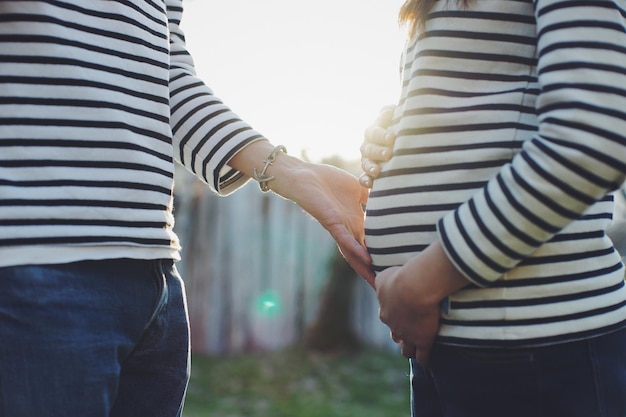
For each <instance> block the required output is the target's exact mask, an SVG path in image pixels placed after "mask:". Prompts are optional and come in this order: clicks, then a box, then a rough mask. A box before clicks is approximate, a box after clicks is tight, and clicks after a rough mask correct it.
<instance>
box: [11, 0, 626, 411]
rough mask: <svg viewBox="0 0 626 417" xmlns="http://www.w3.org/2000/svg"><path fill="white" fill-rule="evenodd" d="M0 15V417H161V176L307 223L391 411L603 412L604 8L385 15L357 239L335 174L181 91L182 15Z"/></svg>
mask: <svg viewBox="0 0 626 417" xmlns="http://www.w3.org/2000/svg"><path fill="white" fill-rule="evenodd" d="M0 16H2V17H3V19H2V21H0V29H2V33H3V34H4V35H6V36H5V37H3V38H0V40H1V42H2V45H3V50H4V51H6V52H5V54H4V55H3V58H2V59H3V66H2V69H1V70H0V76H1V77H2V80H3V82H2V84H1V86H0V93H1V96H2V102H0V106H2V111H1V112H0V118H1V119H2V124H1V125H0V147H1V148H2V151H1V152H0V173H1V175H0V210H1V212H2V215H1V216H0V281H1V282H0V288H1V289H2V291H0V323H1V325H0V331H1V332H2V340H5V341H10V343H6V342H5V343H2V344H0V405H1V406H0V415H7V416H11V417H17V416H32V415H38V416H52V415H81V416H102V417H104V416H139V415H141V416H147V415H149V416H177V415H181V412H182V411H181V410H182V401H183V398H184V392H185V388H186V384H187V379H188V367H189V348H188V345H189V333H188V324H187V317H186V311H185V305H184V291H183V288H182V283H181V280H180V278H179V277H178V275H177V273H176V270H175V267H174V264H173V263H174V261H176V260H177V259H178V257H179V246H178V241H177V238H176V236H175V235H174V234H173V232H172V224H173V216H172V197H171V196H172V187H173V160H174V159H176V160H178V161H179V162H181V163H182V164H183V165H185V166H186V167H187V168H188V169H189V170H191V171H192V172H194V173H195V174H196V175H197V176H198V177H200V178H202V179H203V180H204V181H205V182H206V183H207V184H208V185H209V186H210V187H211V188H212V189H213V190H214V191H215V192H218V193H221V194H228V193H230V192H233V191H234V190H236V189H237V188H238V187H239V186H241V185H242V184H243V183H244V182H245V181H247V180H248V179H249V178H254V179H255V180H257V181H258V182H259V184H260V186H261V189H262V190H263V191H268V190H270V189H271V190H272V191H273V192H275V193H277V194H279V195H281V196H283V197H285V198H288V199H290V200H292V201H294V202H296V203H297V204H298V205H300V206H301V207H302V208H303V209H304V210H306V211H307V212H309V213H310V214H311V215H313V216H314V217H315V218H316V219H317V220H318V221H320V223H321V224H322V225H323V226H324V227H325V228H326V229H327V230H328V231H329V232H330V233H331V235H332V236H333V238H334V239H335V240H336V241H337V243H338V245H339V247H340V249H341V250H342V253H343V254H344V256H345V257H346V258H347V260H348V261H349V262H350V264H351V265H352V266H353V267H354V268H355V270H356V271H357V272H358V273H359V274H361V275H362V276H363V277H364V278H365V279H366V280H367V281H368V282H369V283H370V284H371V285H372V286H373V287H374V288H375V289H376V292H377V296H378V299H379V301H380V305H381V310H380V315H381V319H382V320H383V321H384V322H385V323H386V324H387V325H388V326H389V327H390V329H391V334H392V337H393V338H394V340H395V341H397V342H398V343H400V344H401V346H402V353H403V354H404V355H405V356H406V357H408V358H411V369H412V377H411V378H412V387H413V389H412V404H413V406H412V413H413V415H414V416H445V417H455V416H468V417H470V416H479V417H486V416H503V415H506V416H518V415H519V416H524V417H526V416H540V415H546V416H551V417H552V416H572V417H573V416H584V417H591V416H615V417H617V416H620V417H623V416H624V415H626V404H625V402H626V396H624V395H623V393H624V392H625V391H626V353H625V352H626V330H624V328H625V327H626V289H625V288H624V281H623V277H624V268H623V265H622V263H621V261H620V257H619V255H618V254H617V252H616V251H615V249H614V247H613V245H612V243H611V241H610V239H608V238H607V237H606V233H605V229H606V228H607V226H608V225H609V223H610V222H611V213H612V199H611V197H610V196H609V195H610V194H609V193H610V192H611V191H613V190H615V189H617V188H618V187H619V186H620V184H622V183H623V182H624V180H625V179H626V164H625V163H624V161H626V136H625V134H624V132H626V122H625V120H626V114H625V113H624V110H623V109H624V108H626V90H625V89H624V88H623V87H622V86H624V85H626V49H625V48H624V45H626V21H625V19H626V18H625V16H626V3H625V2H624V1H620V0H609V1H603V2H578V1H571V0H536V1H534V2H533V1H525V0H473V1H472V0H459V1H458V2H455V1H444V0H439V1H434V0H407V1H406V2H405V4H404V5H403V6H402V9H401V11H400V18H401V21H403V22H404V23H406V24H407V25H408V26H409V28H410V32H411V36H410V39H409V40H408V41H407V44H406V48H405V50H404V53H403V60H402V68H401V70H402V91H401V96H400V100H399V102H398V103H397V106H394V108H392V109H389V110H386V111H384V112H383V113H382V114H381V117H380V119H379V121H378V123H377V124H376V126H374V127H372V128H371V129H369V130H368V134H367V135H366V143H365V144H364V146H363V148H362V149H363V154H364V155H363V156H364V159H363V165H364V170H365V171H366V173H368V174H370V177H371V178H370V177H368V176H365V177H362V178H363V182H364V183H369V184H368V185H370V186H372V181H371V180H372V178H375V179H374V181H373V186H372V187H373V188H372V190H371V192H370V194H369V201H368V203H367V215H366V219H365V225H363V213H362V211H361V204H363V203H365V201H366V200H367V197H368V196H367V192H366V191H365V189H364V188H362V187H360V186H359V184H358V181H357V180H356V179H355V178H353V177H352V176H350V175H348V174H346V173H344V172H342V171H340V170H338V169H335V168H332V167H329V166H325V165H316V164H309V163H305V162H303V161H301V160H299V159H297V158H294V157H292V156H290V155H288V154H286V152H285V149H284V148H282V147H280V146H274V145H271V144H270V143H269V142H268V141H267V140H266V139H265V138H264V137H263V136H262V135H260V134H259V133H258V132H256V131H254V130H253V129H252V128H251V127H250V126H249V125H247V124H246V123H245V122H243V121H242V120H241V119H239V118H238V117H237V116H236V115H235V114H234V113H233V112H232V111H230V109H229V108H228V107H227V106H225V105H224V103H222V102H221V101H220V100H219V99H218V98H217V97H215V96H214V95H213V93H212V91H211V90H210V89H209V88H208V87H207V86H206V85H205V84H204V83H203V82H202V81H201V80H199V79H198V78H197V77H196V75H195V72H194V68H193V62H192V60H191V57H190V55H189V54H188V53H187V51H186V49H185V43H184V35H183V33H182V32H181V30H180V27H179V24H180V19H181V16H182V2H181V1H180V0H165V1H145V2H139V3H137V2H127V1H120V2H98V3H89V4H83V3H81V2H76V1H69V0H68V1H32V2H2V3H0ZM381 150H384V151H386V152H385V155H386V156H387V157H389V156H391V155H393V156H392V157H391V158H389V160H388V161H387V160H386V159H387V158H386V157H384V155H381V154H380V151H381ZM365 247H367V250H366V249H365ZM370 261H371V264H370ZM16 375H19V377H18V378H16V377H15V376H16ZM9 378H10V380H11V384H6V383H5V381H7V379H9Z"/></svg>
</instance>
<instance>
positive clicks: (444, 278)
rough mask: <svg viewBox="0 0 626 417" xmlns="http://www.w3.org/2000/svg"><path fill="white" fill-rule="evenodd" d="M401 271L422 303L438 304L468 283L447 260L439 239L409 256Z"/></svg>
mask: <svg viewBox="0 0 626 417" xmlns="http://www.w3.org/2000/svg"><path fill="white" fill-rule="evenodd" d="M401 273H402V274H403V275H405V277H404V278H405V279H407V280H410V281H411V282H412V283H413V285H414V286H415V288H414V290H413V292H414V294H416V295H417V296H418V297H419V299H420V300H419V302H420V303H422V304H424V305H439V304H440V303H441V300H443V299H445V298H446V297H447V296H449V295H450V294H453V293H455V292H456V291H458V290H460V289H461V288H464V287H466V286H467V285H468V284H469V283H470V282H469V280H468V279H467V278H465V276H464V275H463V274H462V273H461V272H460V271H459V270H458V269H457V268H456V267H455V266H454V264H453V263H452V262H451V261H450V260H449V258H448V256H447V255H446V253H445V251H444V249H443V247H442V246H441V243H440V242H439V241H435V242H433V243H432V244H431V245H430V246H428V248H426V249H425V250H424V251H423V252H422V253H420V254H419V255H417V256H414V257H413V258H411V259H410V260H409V261H408V262H407V263H406V264H404V266H403V267H402V268H401Z"/></svg>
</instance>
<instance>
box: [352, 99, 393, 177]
mask: <svg viewBox="0 0 626 417" xmlns="http://www.w3.org/2000/svg"><path fill="white" fill-rule="evenodd" d="M394 109H395V106H386V107H383V108H382V109H381V111H380V113H379V114H378V117H377V118H376V120H375V121H374V123H372V124H371V125H370V126H369V127H368V128H367V129H366V130H365V134H364V140H363V144H362V145H361V168H362V169H363V174H361V177H360V178H359V181H360V182H361V185H363V186H364V187H367V188H372V185H373V181H374V179H375V178H377V177H378V176H379V175H380V163H381V162H386V161H388V160H389V159H390V158H391V155H392V154H393V144H394V142H395V140H396V138H395V136H394V134H393V133H392V132H391V131H390V130H388V127H389V126H390V125H391V121H392V119H393V111H394Z"/></svg>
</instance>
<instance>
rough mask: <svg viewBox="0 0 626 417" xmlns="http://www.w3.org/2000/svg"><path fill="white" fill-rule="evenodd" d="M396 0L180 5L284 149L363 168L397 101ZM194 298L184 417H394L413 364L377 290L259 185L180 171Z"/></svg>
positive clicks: (191, 33)
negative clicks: (377, 124)
mask: <svg viewBox="0 0 626 417" xmlns="http://www.w3.org/2000/svg"><path fill="white" fill-rule="evenodd" d="M400 4H401V0H318V1H316V2H302V1H297V0H228V1H223V2H220V1H210V0H185V1H184V6H185V13H184V15H183V22H182V29H183V30H184V32H185V34H186V39H187V45H188V48H189V50H190V51H191V53H192V55H193V56H194V60H195V63H196V70H197V72H198V74H199V75H200V76H201V77H202V78H203V79H204V80H205V82H206V83H207V84H208V85H209V86H210V87H211V89H213V91H214V92H215V94H216V95H217V96H218V97H220V98H221V99H223V100H224V101H225V102H226V103H227V104H228V105H229V106H230V107H231V108H232V109H233V110H234V111H235V112H236V113H238V114H239V115H240V116H241V117H242V118H243V119H244V120H246V121H247V122H248V123H250V124H251V125H252V126H253V127H254V128H255V129H257V130H258V131H260V132H261V133H262V134H264V135H265V136H266V137H268V138H270V140H271V141H272V142H273V143H275V144H284V145H285V146H286V147H287V149H288V151H289V153H291V154H294V155H297V156H301V157H302V158H304V159H308V160H311V161H315V162H327V163H331V164H333V165H337V166H340V167H342V168H345V169H348V170H350V171H352V172H353V173H355V174H359V167H358V160H359V151H358V149H359V146H360V144H361V141H362V138H363V131H364V130H365V128H366V126H367V125H369V124H370V123H371V122H372V121H373V120H374V118H375V117H376V115H377V114H378V111H379V109H380V108H381V107H382V106H384V105H387V104H390V103H394V102H395V101H396V96H397V93H398V91H399V85H398V81H399V76H398V74H399V62H400V53H401V50H402V46H403V42H404V39H403V38H404V35H403V33H402V31H401V30H400V29H399V27H398V24H397V11H398V9H399V7H400ZM176 175H177V183H176V196H175V206H176V209H175V210H176V219H177V223H176V231H177V233H178V234H179V236H180V237H181V240H182V244H183V248H184V249H183V261H181V262H180V263H179V264H178V268H179V270H180V272H181V275H182V276H183V278H184V279H185V283H186V286H187V291H188V301H189V312H190V321H191V326H192V351H193V360H192V379H191V383H190V387H189V393H188V396H187V401H186V405H185V411H184V415H185V416H186V417H200V416H212V417H254V416H271V417H317V416H319V417H321V416H324V417H328V416H333V417H351V416H359V417H368V416H372V417H374V416H376V417H392V416H405V415H407V414H408V412H409V397H408V377H407V373H408V366H407V363H406V360H405V359H404V358H402V357H401V356H400V354H399V349H398V348H397V347H396V346H395V345H394V344H393V343H392V342H391V341H390V339H389V332H388V329H387V328H386V327H385V326H384V325H382V324H381V323H380V322H379V321H378V307H377V304H376V298H375V295H374V292H373V290H372V289H371V288H369V287H368V286H367V284H365V283H364V282H363V280H362V279H360V278H359V277H357V276H356V275H355V274H354V273H353V272H352V270H351V269H350V268H349V267H348V266H347V264H346V263H345V262H344V261H343V259H342V258H341V256H340V255H339V253H338V251H337V249H336V247H335V244H334V242H333V241H332V239H331V238H330V236H329V235H328V233H327V232H326V231H325V230H324V229H323V228H321V227H320V226H319V225H318V224H317V223H316V222H315V221H313V220H312V219H311V218H310V217H309V216H308V215H306V214H304V213H302V212H301V210H300V209H299V208H298V207H297V206H295V205H294V204H293V203H290V202H288V201H285V200H283V199H281V198H279V197H277V196H275V195H271V194H263V193H261V192H260V191H259V189H258V186H257V185H256V184H252V183H251V184H248V185H247V186H245V187H244V188H243V189H241V190H239V191H238V192H237V193H235V194H234V195H231V196H229V197H228V198H220V197H217V196H215V195H213V194H211V193H210V192H209V191H208V188H207V187H206V186H204V185H203V184H201V183H200V182H199V181H197V180H196V179H194V178H192V177H191V176H190V175H189V174H188V173H187V172H186V171H185V170H184V169H179V172H177V174H176Z"/></svg>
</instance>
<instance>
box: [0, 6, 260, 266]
mask: <svg viewBox="0 0 626 417" xmlns="http://www.w3.org/2000/svg"><path fill="white" fill-rule="evenodd" d="M181 15H182V3H181V0H141V1H136V0H115V1H113V0H111V1H108V0H107V1H103V0H95V1H79V0H45V1H0V51H1V52H0V266H7V265H18V264H33V263H40V264H41V263H64V262H71V261H77V260H84V259H106V258H120V257H127V258H140V259H155V258H174V259H176V258H178V250H179V244H178V240H177V238H176V236H175V234H174V233H173V232H172V226H173V217H172V187H173V172H174V160H178V161H180V162H181V163H182V164H183V165H184V166H185V167H187V168H188V169H190V170H191V171H193V172H194V173H195V174H196V175H197V176H199V177H200V178H202V179H203V180H204V181H206V182H207V183H208V184H209V186H211V187H212V188H213V190H215V191H216V192H219V193H222V194H226V193H229V192H231V191H233V190H234V189H236V188H237V187H238V186H240V185H242V183H243V182H244V181H245V178H244V177H243V176H242V175H241V174H240V173H238V172H235V171H234V170H233V169H231V168H229V166H228V161H229V159H230V158H231V157H232V155H233V154H235V153H236V152H238V151H239V150H240V149H241V148H242V147H244V146H246V145H247V144H249V143H251V142H253V141H255V140H257V139H260V138H261V136H260V135H259V134H258V133H257V132H255V131H254V130H253V129H251V128H250V126H248V125H247V124H246V123H244V122H243V121H241V120H240V119H239V117H238V116H237V115H235V114H233V112H232V111H231V110H230V109H229V108H228V107H226V106H225V105H224V104H223V103H222V102H221V101H220V99H218V98H217V97H216V96H214V95H213V93H212V91H211V90H210V89H209V88H208V87H207V86H206V85H205V84H204V83H203V82H202V81H201V80H199V79H198V78H197V77H196V75H195V72H194V67H193V61H192V59H191V57H190V55H189V54H188V52H187V51H186V49H185V43H184V35H183V33H182V32H181V30H180V27H179V24H180V20H181Z"/></svg>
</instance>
